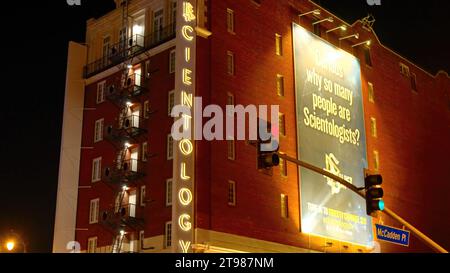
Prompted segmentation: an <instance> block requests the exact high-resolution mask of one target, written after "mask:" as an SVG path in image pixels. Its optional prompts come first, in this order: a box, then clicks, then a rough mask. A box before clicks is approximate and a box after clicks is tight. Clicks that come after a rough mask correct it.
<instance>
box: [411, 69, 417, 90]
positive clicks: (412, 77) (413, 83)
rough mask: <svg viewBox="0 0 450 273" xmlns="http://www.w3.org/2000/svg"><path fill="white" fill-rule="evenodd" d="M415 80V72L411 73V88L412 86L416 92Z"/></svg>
mask: <svg viewBox="0 0 450 273" xmlns="http://www.w3.org/2000/svg"><path fill="white" fill-rule="evenodd" d="M416 81H417V77H416V74H414V73H411V88H412V90H413V91H416V92H417V83H416Z"/></svg>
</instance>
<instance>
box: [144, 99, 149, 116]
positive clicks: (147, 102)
mask: <svg viewBox="0 0 450 273" xmlns="http://www.w3.org/2000/svg"><path fill="white" fill-rule="evenodd" d="M149 117H150V101H148V100H146V101H144V118H149Z"/></svg>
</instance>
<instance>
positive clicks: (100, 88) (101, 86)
mask: <svg viewBox="0 0 450 273" xmlns="http://www.w3.org/2000/svg"><path fill="white" fill-rule="evenodd" d="M105 86H106V81H102V82H99V83H98V84H97V104H99V103H102V102H104V101H105Z"/></svg>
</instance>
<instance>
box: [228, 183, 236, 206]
mask: <svg viewBox="0 0 450 273" xmlns="http://www.w3.org/2000/svg"><path fill="white" fill-rule="evenodd" d="M228 205H230V206H236V182H234V181H228Z"/></svg>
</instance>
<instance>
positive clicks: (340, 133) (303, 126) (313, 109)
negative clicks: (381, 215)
mask: <svg viewBox="0 0 450 273" xmlns="http://www.w3.org/2000/svg"><path fill="white" fill-rule="evenodd" d="M293 40H294V63H295V88H296V111H297V138H298V139H297V143H298V155H299V158H300V159H301V160H302V161H306V162H308V163H310V164H313V165H315V166H319V167H322V168H323V169H324V170H327V171H329V172H331V173H333V174H335V175H337V176H339V177H342V178H343V179H345V180H347V181H348V182H350V183H352V184H354V185H355V186H357V187H363V186H364V169H365V168H367V160H366V140H365V129H364V111H363V104H362V94H361V76H360V64H359V61H358V60H357V59H356V58H355V57H354V56H353V55H351V54H349V53H347V52H345V51H343V50H341V49H339V48H336V47H335V46H333V45H331V44H329V43H328V42H326V41H324V40H322V39H320V38H319V37H317V36H315V35H314V34H312V33H310V32H308V31H307V30H305V29H304V28H302V27H300V26H299V25H297V24H295V23H294V24H293ZM299 183H300V191H301V193H300V196H301V205H300V206H301V208H300V209H301V229H302V232H304V233H308V234H314V235H318V236H323V237H328V238H332V239H335V240H340V241H345V242H350V243H354V244H359V245H370V243H371V242H372V241H373V235H372V223H371V219H370V217H368V216H367V214H366V207H365V201H364V199H363V198H361V197H360V196H357V195H356V194H354V193H353V192H351V191H350V190H348V189H347V188H346V187H344V186H343V185H341V184H339V183H337V182H335V181H334V180H332V179H329V178H327V177H325V176H323V175H320V174H317V173H315V172H312V171H310V170H308V169H305V168H303V167H300V181H299Z"/></svg>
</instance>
